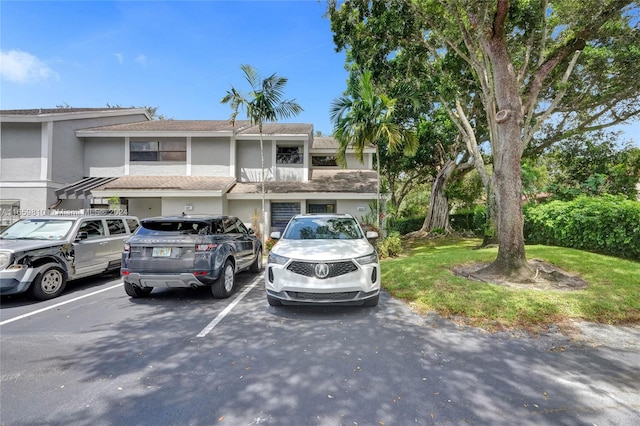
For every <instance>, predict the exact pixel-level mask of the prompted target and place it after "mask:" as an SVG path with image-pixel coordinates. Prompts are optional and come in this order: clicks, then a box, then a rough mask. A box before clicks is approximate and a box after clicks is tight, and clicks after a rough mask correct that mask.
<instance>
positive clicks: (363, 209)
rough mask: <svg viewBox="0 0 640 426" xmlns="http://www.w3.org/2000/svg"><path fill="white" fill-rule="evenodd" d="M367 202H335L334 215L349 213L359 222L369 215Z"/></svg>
mask: <svg viewBox="0 0 640 426" xmlns="http://www.w3.org/2000/svg"><path fill="white" fill-rule="evenodd" d="M369 201H370V200H337V203H336V213H349V214H351V215H353V217H355V218H356V219H358V221H359V222H360V221H361V218H362V217H363V216H366V215H368V214H369V213H370V212H369ZM374 216H375V215H374Z"/></svg>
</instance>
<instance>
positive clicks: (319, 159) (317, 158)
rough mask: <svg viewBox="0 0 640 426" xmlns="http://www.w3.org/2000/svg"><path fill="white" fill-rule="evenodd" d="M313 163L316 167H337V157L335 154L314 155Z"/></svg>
mask: <svg viewBox="0 0 640 426" xmlns="http://www.w3.org/2000/svg"><path fill="white" fill-rule="evenodd" d="M311 165H312V166H314V167H336V166H337V165H338V163H337V162H336V157H334V156H333V155H322V156H321V155H314V156H313V157H311Z"/></svg>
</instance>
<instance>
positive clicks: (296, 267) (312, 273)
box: [287, 260, 358, 279]
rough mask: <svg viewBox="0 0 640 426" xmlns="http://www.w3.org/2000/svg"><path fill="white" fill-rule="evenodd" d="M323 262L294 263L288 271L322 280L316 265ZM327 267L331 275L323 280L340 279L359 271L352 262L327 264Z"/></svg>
mask: <svg viewBox="0 0 640 426" xmlns="http://www.w3.org/2000/svg"><path fill="white" fill-rule="evenodd" d="M320 263H321V262H300V261H293V262H291V264H290V265H289V266H288V267H287V269H288V270H289V271H291V272H293V273H294V274H298V275H304V276H305V277H316V278H321V277H318V276H317V275H316V265H318V264H320ZM326 265H327V266H328V267H329V273H328V274H327V276H326V277H322V279H326V278H333V277H339V276H340V275H345V274H348V273H349V272H353V271H357V270H358V267H357V266H356V265H355V263H353V262H352V261H350V260H348V261H343V262H331V263H329V262H327V263H326Z"/></svg>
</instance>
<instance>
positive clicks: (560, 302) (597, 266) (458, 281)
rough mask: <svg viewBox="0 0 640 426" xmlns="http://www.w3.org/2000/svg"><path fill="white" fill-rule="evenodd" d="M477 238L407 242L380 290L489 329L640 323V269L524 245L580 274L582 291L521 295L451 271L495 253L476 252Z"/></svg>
mask: <svg viewBox="0 0 640 426" xmlns="http://www.w3.org/2000/svg"><path fill="white" fill-rule="evenodd" d="M480 243H481V240H479V239H461V238H442V239H435V240H414V241H404V244H405V251H404V253H403V254H402V255H400V256H398V257H395V258H389V259H382V260H381V267H382V286H383V287H384V288H385V289H386V290H388V291H389V293H391V294H392V295H393V296H394V297H396V298H399V299H402V300H404V301H406V302H407V303H408V304H410V305H411V306H412V307H413V308H414V309H416V310H417V311H419V312H421V313H426V312H429V311H435V312H437V313H438V314H440V315H442V316H443V317H445V318H453V319H458V320H463V321H465V322H466V323H469V324H472V325H476V326H480V327H483V328H486V329H489V330H498V329H504V328H522V329H526V330H529V331H537V330H544V329H545V328H546V326H548V325H549V324H552V323H555V324H558V325H563V324H567V323H568V320H570V319H577V320H586V321H592V322H600V323H606V324H629V323H640V263H639V262H633V261H630V260H624V259H618V258H615V257H610V256H604V255H600V254H594V253H589V252H585V251H580V250H574V249H567V248H562V247H550V246H541V245H533V246H527V247H526V253H527V259H533V258H536V259H541V260H544V261H546V262H549V263H551V264H553V265H555V266H556V267H558V268H561V269H562V270H564V271H566V272H569V273H572V274H579V275H580V276H581V277H582V278H583V279H585V280H586V281H587V283H588V287H587V288H586V289H584V290H574V291H562V290H535V289H531V290H520V289H513V288H510V287H506V286H501V285H494V284H488V283H481V282H477V281H471V280H467V279H464V278H461V277H457V276H455V275H454V274H453V273H452V272H451V271H450V270H449V268H451V267H452V266H455V265H460V264H464V263H469V262H470V263H475V262H490V261H492V260H494V259H495V258H496V255H497V248H486V249H476V248H477V247H478V246H479V245H480Z"/></svg>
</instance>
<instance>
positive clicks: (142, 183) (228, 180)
mask: <svg viewBox="0 0 640 426" xmlns="http://www.w3.org/2000/svg"><path fill="white" fill-rule="evenodd" d="M235 181H236V179H235V178H234V177H227V176H122V177H119V178H117V179H115V180H113V181H111V182H108V183H106V184H105V185H102V186H100V187H97V188H95V189H94V190H95V191H104V190H132V189H133V190H135V189H143V190H172V191H176V190H180V191H226V190H227V189H228V188H229V187H230V186H231V185H233V183H234V182H235Z"/></svg>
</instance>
